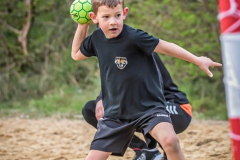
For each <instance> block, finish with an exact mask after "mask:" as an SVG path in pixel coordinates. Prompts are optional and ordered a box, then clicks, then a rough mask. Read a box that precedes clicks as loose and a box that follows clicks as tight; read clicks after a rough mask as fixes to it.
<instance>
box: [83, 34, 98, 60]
mask: <svg viewBox="0 0 240 160" xmlns="http://www.w3.org/2000/svg"><path fill="white" fill-rule="evenodd" d="M80 51H81V52H82V54H84V55H85V56H86V57H91V56H96V55H95V52H94V45H93V41H92V35H90V36H88V37H87V38H85V39H84V40H83V42H82V45H81V46H80Z"/></svg>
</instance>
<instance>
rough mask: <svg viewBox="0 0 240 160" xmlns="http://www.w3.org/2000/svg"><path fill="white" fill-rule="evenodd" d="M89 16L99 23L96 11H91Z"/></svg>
mask: <svg viewBox="0 0 240 160" xmlns="http://www.w3.org/2000/svg"><path fill="white" fill-rule="evenodd" d="M89 17H90V18H91V20H92V21H93V23H95V24H97V23H98V20H97V18H96V17H97V16H96V15H95V13H93V12H90V13H89Z"/></svg>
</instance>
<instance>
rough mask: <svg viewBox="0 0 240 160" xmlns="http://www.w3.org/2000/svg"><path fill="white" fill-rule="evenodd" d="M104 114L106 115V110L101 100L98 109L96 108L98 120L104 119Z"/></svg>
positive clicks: (97, 105)
mask: <svg viewBox="0 0 240 160" xmlns="http://www.w3.org/2000/svg"><path fill="white" fill-rule="evenodd" d="M103 114H104V108H103V104H102V100H99V101H98V102H97V104H96V108H95V116H96V118H97V120H99V119H100V118H102V116H103Z"/></svg>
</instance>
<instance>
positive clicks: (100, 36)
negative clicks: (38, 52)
mask: <svg viewBox="0 0 240 160" xmlns="http://www.w3.org/2000/svg"><path fill="white" fill-rule="evenodd" d="M158 43H159V39H157V38H155V37H153V36H151V35H149V34H148V33H146V32H144V31H142V30H137V29H134V28H131V27H129V26H127V25H124V26H123V30H122V32H121V33H120V35H119V36H118V37H116V38H113V39H107V38H106V37H105V35H104V33H103V32H102V30H101V29H97V30H95V31H94V32H93V34H92V35H90V36H88V37H87V38H86V39H85V40H84V41H83V43H82V45H81V47H80V50H81V52H82V53H83V54H84V55H85V56H87V57H90V56H97V57H98V60H99V68H100V76H101V87H102V88H101V89H102V100H103V106H104V116H105V117H111V118H119V119H129V120H130V119H135V118H138V117H140V116H142V115H143V114H145V113H146V112H148V111H149V110H150V109H152V108H155V107H159V108H164V106H165V105H166V101H165V99H164V96H163V92H162V85H161V84H162V77H161V74H160V73H159V69H158V67H157V64H156V62H155V59H154V58H153V54H152V53H153V51H154V49H155V47H156V46H157V44H158Z"/></svg>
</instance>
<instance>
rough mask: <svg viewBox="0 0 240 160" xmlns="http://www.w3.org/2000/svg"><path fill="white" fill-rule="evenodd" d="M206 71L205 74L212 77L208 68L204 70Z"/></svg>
mask: <svg viewBox="0 0 240 160" xmlns="http://www.w3.org/2000/svg"><path fill="white" fill-rule="evenodd" d="M206 73H207V75H208V76H209V77H212V76H213V74H212V72H211V71H210V70H209V69H207V70H206Z"/></svg>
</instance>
